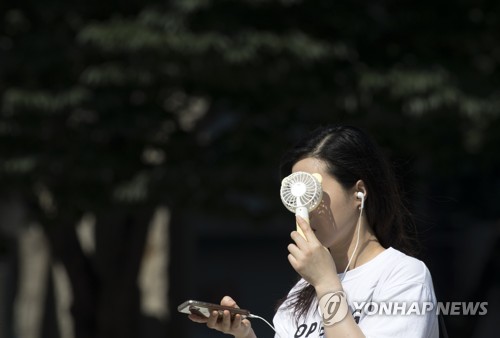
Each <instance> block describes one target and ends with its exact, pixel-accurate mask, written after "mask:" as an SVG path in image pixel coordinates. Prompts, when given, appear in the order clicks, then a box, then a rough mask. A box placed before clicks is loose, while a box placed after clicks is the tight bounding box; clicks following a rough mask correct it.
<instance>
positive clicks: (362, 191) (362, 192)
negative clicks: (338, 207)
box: [354, 180, 368, 207]
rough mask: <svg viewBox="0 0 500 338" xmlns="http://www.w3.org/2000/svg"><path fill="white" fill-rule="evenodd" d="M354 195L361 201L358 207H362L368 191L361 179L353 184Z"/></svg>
mask: <svg viewBox="0 0 500 338" xmlns="http://www.w3.org/2000/svg"><path fill="white" fill-rule="evenodd" d="M354 193H355V195H356V198H357V199H358V200H359V201H360V202H361V203H360V207H364V204H365V201H366V199H367V197H368V192H367V190H366V187H365V183H364V182H363V181H362V180H358V181H357V182H356V184H355V192H354Z"/></svg>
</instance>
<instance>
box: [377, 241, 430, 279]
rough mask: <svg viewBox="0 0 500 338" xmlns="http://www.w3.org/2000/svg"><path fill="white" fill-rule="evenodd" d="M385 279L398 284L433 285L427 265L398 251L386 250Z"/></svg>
mask: <svg viewBox="0 0 500 338" xmlns="http://www.w3.org/2000/svg"><path fill="white" fill-rule="evenodd" d="M384 267H385V268H384V270H385V273H384V274H383V276H384V277H383V278H384V279H385V280H386V281H391V282H392V283H397V284H407V283H418V284H428V283H432V279H431V274H430V272H429V269H428V268H427V265H426V264H425V263H424V262H423V261H421V260H420V259H418V258H415V257H412V256H409V255H407V254H405V253H403V252H401V251H399V250H397V249H394V248H392V247H391V248H388V249H386V257H385V262H384Z"/></svg>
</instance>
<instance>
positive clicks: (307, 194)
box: [280, 171, 323, 238]
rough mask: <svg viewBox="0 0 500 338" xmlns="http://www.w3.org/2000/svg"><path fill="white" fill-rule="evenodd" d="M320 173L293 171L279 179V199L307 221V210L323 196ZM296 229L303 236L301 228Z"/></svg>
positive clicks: (314, 206)
mask: <svg viewBox="0 0 500 338" xmlns="http://www.w3.org/2000/svg"><path fill="white" fill-rule="evenodd" d="M321 180H322V177H321V175H320V174H309V173H306V172H303V171H297V172H294V173H292V174H290V175H288V176H287V177H285V178H284V179H283V181H281V190H280V195H281V201H282V202H283V204H284V205H285V207H286V208H287V209H288V210H290V211H291V212H294V213H295V215H297V216H300V217H302V218H303V219H304V220H306V221H307V222H308V223H309V211H312V210H314V209H315V208H316V207H317V206H318V205H319V203H320V202H321V198H322V196H323V190H322V189H321ZM297 231H298V232H299V233H300V234H301V235H302V237H304V238H305V236H304V233H303V232H302V229H300V227H299V226H298V225H297Z"/></svg>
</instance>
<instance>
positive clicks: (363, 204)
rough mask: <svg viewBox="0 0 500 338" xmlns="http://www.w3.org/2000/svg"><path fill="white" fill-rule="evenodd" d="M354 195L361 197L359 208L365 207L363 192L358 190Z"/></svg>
mask: <svg viewBox="0 0 500 338" xmlns="http://www.w3.org/2000/svg"><path fill="white" fill-rule="evenodd" d="M356 197H357V198H359V199H361V209H363V208H364V207H365V194H363V193H362V192H361V191H358V192H357V193H356Z"/></svg>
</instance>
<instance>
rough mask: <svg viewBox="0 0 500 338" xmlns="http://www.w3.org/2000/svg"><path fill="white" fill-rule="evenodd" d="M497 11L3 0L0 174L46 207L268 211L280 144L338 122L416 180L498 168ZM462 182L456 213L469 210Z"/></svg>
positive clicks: (272, 207) (447, 183) (452, 180)
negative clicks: (40, 190) (42, 189)
mask: <svg viewBox="0 0 500 338" xmlns="http://www.w3.org/2000/svg"><path fill="white" fill-rule="evenodd" d="M496 7H497V5H496V4H493V3H491V4H490V3H488V4H486V3H485V4H483V7H477V6H476V5H472V4H470V5H469V4H465V3H459V4H456V3H453V6H451V5H450V4H448V3H446V4H438V3H435V2H425V1H424V2H422V1H419V2H416V1H413V2H408V3H405V4H404V5H402V4H398V3H393V2H390V1H375V2H367V3H352V2H346V3H337V2H331V1H271V0H268V1H229V0H226V1H209V0H196V1H194V0H192V1H185V0H182V1H173V2H170V3H169V4H168V5H165V4H164V3H163V2H153V1H147V2H143V3H141V4H140V5H139V4H137V5H133V4H128V3H123V4H115V6H111V5H107V4H105V3H97V2H85V3H83V2H81V3H77V4H76V5H75V7H72V6H69V5H66V4H65V3H63V2H60V1H53V2H50V4H49V5H48V6H47V7H46V8H44V9H42V8H41V7H40V6H39V5H38V4H37V3H34V2H33V3H31V4H30V5H26V6H21V5H14V4H13V5H3V7H2V9H3V10H2V13H3V14H2V15H3V16H2V22H1V25H2V30H3V33H2V34H1V35H2V37H1V39H0V48H2V54H3V58H4V62H2V69H1V70H0V71H1V74H2V79H3V84H2V85H1V87H0V90H1V97H2V120H1V121H0V140H1V142H0V143H1V144H2V145H1V149H2V151H1V154H2V155H1V157H2V165H1V166H0V174H1V176H0V177H1V179H2V181H3V182H5V183H7V182H11V180H12V177H14V176H17V177H20V176H22V177H25V179H24V180H20V181H16V182H19V183H16V184H22V185H23V189H22V190H23V191H32V192H35V191H36V189H35V188H33V187H34V185H36V184H42V185H43V186H46V187H47V189H48V190H49V191H51V193H52V194H53V196H54V199H55V201H56V204H58V205H59V206H60V207H59V208H58V210H60V211H61V212H62V210H72V209H80V210H81V209H95V208H99V207H105V206H106V205H109V204H110V203H111V204H113V203H143V202H153V201H155V202H156V201H158V200H163V199H169V200H171V201H174V202H172V203H174V204H175V203H178V204H179V205H185V204H186V203H187V202H186V201H189V205H190V206H191V207H193V208H202V209H205V210H208V209H209V208H210V210H212V211H210V212H219V211H221V212H222V211H223V212H228V213H231V212H234V213H238V214H242V213H243V214H247V215H248V216H251V217H254V218H260V217H268V216H270V215H273V214H274V213H277V212H282V209H280V205H279V200H277V199H276V193H275V192H276V190H277V186H278V184H279V179H278V177H277V162H278V160H279V156H280V154H281V153H282V152H283V151H284V150H285V149H286V148H287V147H288V146H289V144H290V142H293V141H294V140H296V139H297V137H299V136H300V135H301V134H302V133H303V132H305V131H306V130H308V129H310V128H312V127H314V126H317V125H318V124H324V123H330V122H349V123H356V124H358V125H361V126H362V127H365V128H366V129H368V130H369V131H370V132H372V133H373V134H374V136H375V138H377V139H379V140H380V141H381V142H382V143H383V144H384V146H385V147H387V148H388V149H392V153H391V155H392V156H393V158H394V159H400V160H401V159H402V160H406V159H409V160H410V161H412V163H411V166H413V167H414V168H415V169H414V170H413V171H412V175H413V178H414V179H416V180H418V181H419V182H425V181H429V180H431V179H435V178H440V179H441V178H443V179H444V183H443V184H444V187H443V189H444V191H443V192H442V193H443V194H444V195H446V194H447V192H449V193H450V194H456V188H455V187H454V186H453V185H456V184H460V183H459V182H461V180H469V179H471V178H472V179H473V178H474V177H477V176H483V175H485V174H486V175H491V178H492V179H494V180H498V177H497V176H495V174H494V173H495V170H498V168H499V166H500V164H499V160H498V159H497V158H498V156H496V146H495V143H497V142H498V139H497V138H495V137H492V136H491V135H498V134H499V132H500V130H499V123H498V120H499V111H500V110H499V108H500V103H499V101H498V99H497V97H498V95H497V88H498V86H499V82H498V81H499V80H498V79H499V77H498V76H497V74H498V71H499V70H498V62H499V61H500V60H499V55H500V54H499V53H498V48H497V47H496V44H495V43H492V41H494V36H495V32H496V31H497V28H498V20H496V18H495V16H494V14H492V13H494V12H495V8H496ZM75 8H76V9H75ZM477 164H480V165H477ZM485 170H486V171H485ZM13 188H14V189H15V187H13ZM459 190H460V189H459ZM468 194H469V191H467V190H460V191H459V196H458V198H459V199H460V200H461V202H460V203H459V204H460V205H457V209H460V208H463V207H464V206H468V208H470V210H475V208H480V203H481V201H483V199H481V198H479V199H476V198H474V197H469V196H468ZM213 196H220V197H219V198H217V199H215V198H214V197H213ZM228 209H229V211H228ZM214 210H215V211H214ZM207 212H208V211H207ZM490 212H493V209H491V210H490Z"/></svg>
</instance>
